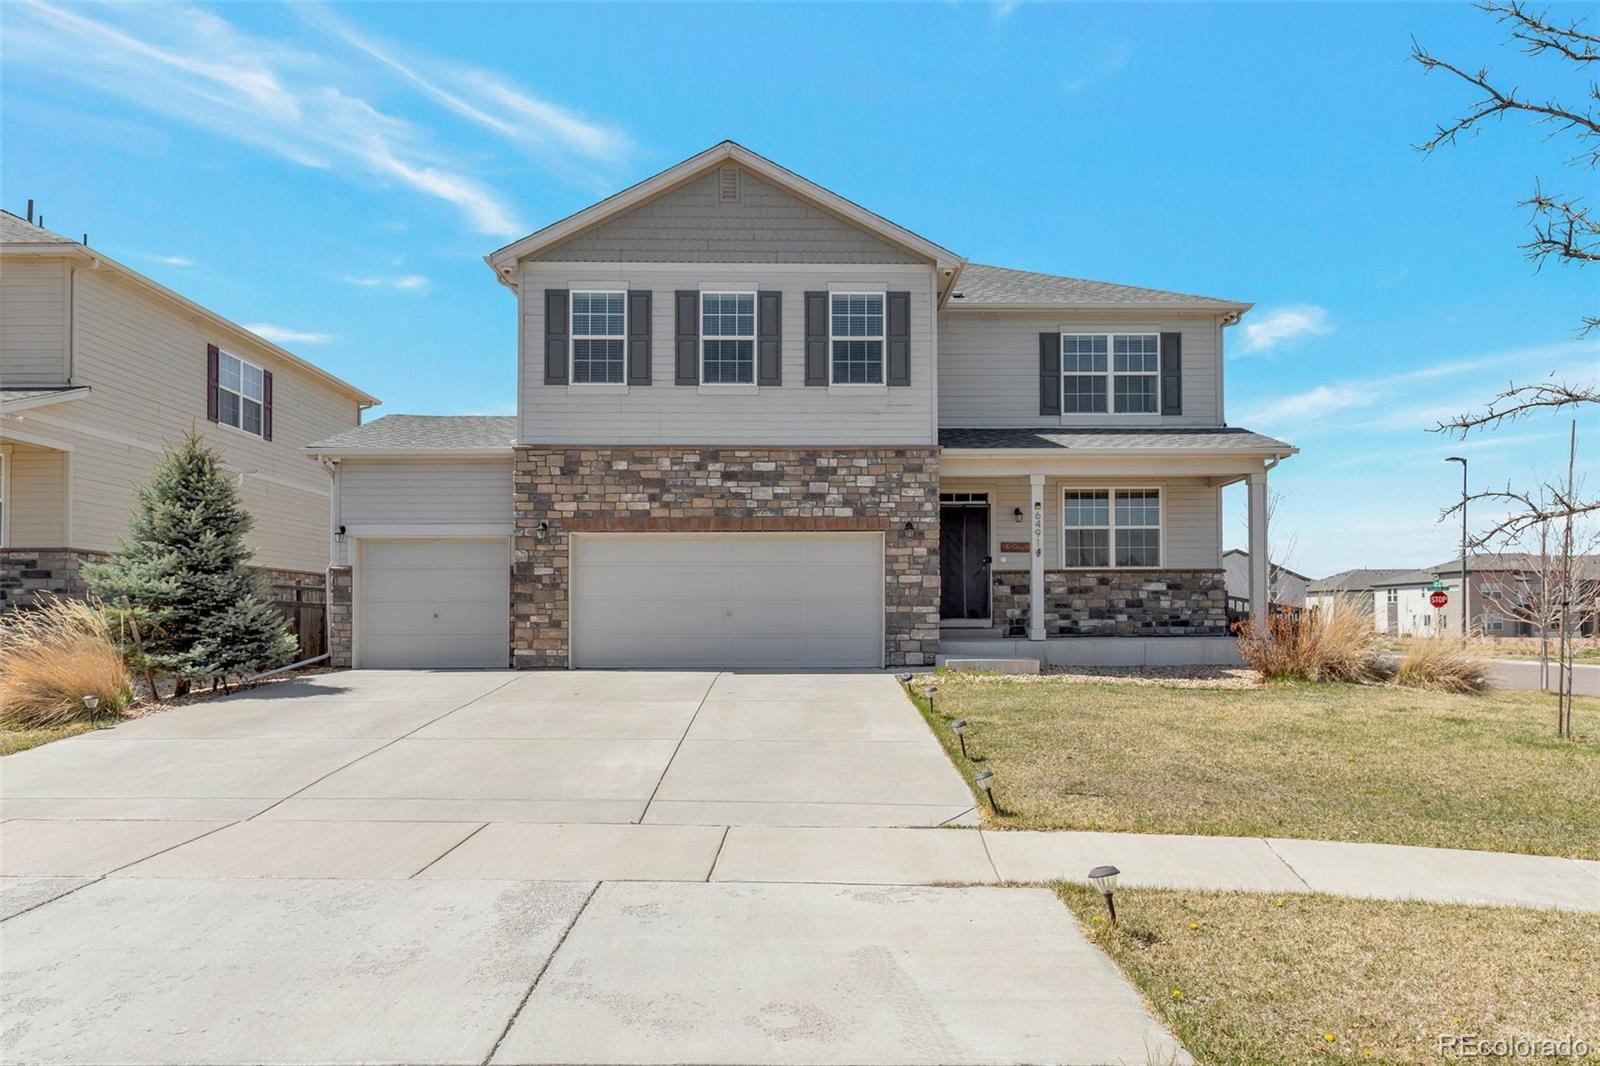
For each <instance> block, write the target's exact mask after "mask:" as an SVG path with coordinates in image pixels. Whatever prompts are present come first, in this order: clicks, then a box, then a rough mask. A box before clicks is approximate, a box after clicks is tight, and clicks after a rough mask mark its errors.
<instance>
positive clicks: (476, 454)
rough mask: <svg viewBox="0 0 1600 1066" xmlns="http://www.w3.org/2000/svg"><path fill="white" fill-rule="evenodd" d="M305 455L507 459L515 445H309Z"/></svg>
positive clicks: (314, 456)
mask: <svg viewBox="0 0 1600 1066" xmlns="http://www.w3.org/2000/svg"><path fill="white" fill-rule="evenodd" d="M305 452H306V454H307V455H309V456H312V457H313V458H316V459H323V460H329V459H331V460H334V461H338V460H339V459H344V458H349V459H415V458H431V459H448V458H452V457H456V458H462V459H482V458H490V459H500V458H508V457H510V456H513V455H514V454H515V445H511V444H507V445H504V446H503V447H497V448H319V447H317V446H316V445H310V446H308V447H307V448H306V449H305Z"/></svg>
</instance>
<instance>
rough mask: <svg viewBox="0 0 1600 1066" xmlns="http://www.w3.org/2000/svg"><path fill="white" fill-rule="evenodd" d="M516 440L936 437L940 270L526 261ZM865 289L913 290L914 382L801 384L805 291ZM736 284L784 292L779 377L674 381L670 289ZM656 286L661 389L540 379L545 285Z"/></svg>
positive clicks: (655, 363) (655, 342) (842, 441)
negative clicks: (736, 384) (771, 380)
mask: <svg viewBox="0 0 1600 1066" xmlns="http://www.w3.org/2000/svg"><path fill="white" fill-rule="evenodd" d="M520 284H521V293H522V295H521V306H522V330H521V336H522V341H521V343H522V374H521V381H522V402H521V405H520V412H521V420H522V421H521V438H522V440H523V441H524V442H526V443H529V444H773V445H776V444H795V445H830V444H831V445H851V444H857V445H865V444H879V445H881V444H905V445H913V444H924V445H925V444H930V443H932V441H933V378H934V373H933V370H934V368H933V347H934V338H933V268H932V267H931V266H848V265H834V266H817V267H810V266H796V265H787V264H785V265H769V266H760V265H754V266H752V265H738V264H723V265H719V264H704V265H699V266H689V267H686V266H682V265H667V264H659V263H628V264H619V265H616V266H607V267H601V266H596V265H594V264H579V263H534V262H524V263H523V266H522V273H521V281H520ZM830 285H832V286H833V287H834V288H835V289H840V288H846V289H848V288H850V287H852V286H859V287H862V288H866V289H869V290H871V289H881V290H906V291H909V292H910V294H911V384H910V385H909V386H904V387H894V388H888V387H884V388H872V387H862V388H844V389H840V388H834V389H829V388H826V387H819V386H808V385H806V384H805V294H806V292H808V291H822V290H826V289H828V288H829V286H830ZM702 286H706V287H717V286H726V287H735V286H737V287H739V288H744V289H748V288H755V289H777V290H780V291H782V293H783V360H782V361H783V384H782V386H779V387H770V386H768V387H762V388H760V389H758V390H756V391H755V392H753V393H752V392H738V391H725V392H709V393H708V392H702V391H701V390H700V389H699V388H697V387H695V386H684V385H675V384H673V381H674V380H675V376H676V375H675V367H674V329H675V326H674V322H675V311H674V308H673V302H674V301H673V293H674V291H676V290H678V289H699V288H701V287H702ZM586 287H594V288H611V289H619V288H630V289H650V290H651V291H652V292H653V293H654V295H653V297H652V304H651V307H652V318H653V322H652V326H651V375H652V381H653V382H654V384H651V385H648V386H646V385H634V386H629V387H628V390H627V393H626V394H617V393H614V392H612V393H607V392H599V391H593V390H591V391H585V390H583V388H582V387H581V386H578V387H573V388H569V387H568V386H566V385H550V386H547V385H545V384H544V290H545V289H547V288H555V289H582V288H586Z"/></svg>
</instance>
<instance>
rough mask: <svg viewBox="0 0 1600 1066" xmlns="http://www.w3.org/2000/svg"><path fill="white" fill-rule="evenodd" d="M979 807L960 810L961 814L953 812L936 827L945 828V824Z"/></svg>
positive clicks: (986, 846) (985, 846)
mask: <svg viewBox="0 0 1600 1066" xmlns="http://www.w3.org/2000/svg"><path fill="white" fill-rule="evenodd" d="M918 806H923V805H922V804H919V805H918ZM977 809H978V808H977V807H968V808H967V809H966V810H964V811H962V812H960V813H959V814H952V815H951V816H950V817H948V818H946V819H945V820H944V821H942V822H940V823H939V824H938V825H937V826H936V827H935V828H938V829H943V828H944V827H945V826H947V825H949V824H950V823H951V822H953V821H955V820H956V819H957V818H965V817H966V816H967V815H969V814H971V813H972V812H973V811H975V810H977ZM979 832H982V830H979ZM988 846H989V845H987V844H985V845H984V848H985V849H987V848H988Z"/></svg>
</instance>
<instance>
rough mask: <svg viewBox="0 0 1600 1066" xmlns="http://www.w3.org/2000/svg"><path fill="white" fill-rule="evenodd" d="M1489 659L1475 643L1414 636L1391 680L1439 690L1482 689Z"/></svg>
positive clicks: (1410, 685) (1484, 686)
mask: <svg viewBox="0 0 1600 1066" xmlns="http://www.w3.org/2000/svg"><path fill="white" fill-rule="evenodd" d="M1488 666H1489V664H1488V662H1487V660H1485V659H1484V658H1483V656H1482V654H1481V651H1480V649H1479V648H1478V647H1476V646H1475V645H1470V644H1462V643H1460V642H1459V641H1454V640H1414V641H1412V642H1411V643H1410V644H1409V645H1408V646H1407V647H1406V650H1405V651H1404V652H1403V653H1402V654H1401V656H1400V664H1399V666H1398V667H1397V668H1396V670H1395V674H1394V683H1395V684H1397V685H1406V686H1408V687H1411V688H1427V689H1435V690H1437V691H1440V692H1482V691H1483V690H1484V689H1486V688H1488V687H1489V675H1488Z"/></svg>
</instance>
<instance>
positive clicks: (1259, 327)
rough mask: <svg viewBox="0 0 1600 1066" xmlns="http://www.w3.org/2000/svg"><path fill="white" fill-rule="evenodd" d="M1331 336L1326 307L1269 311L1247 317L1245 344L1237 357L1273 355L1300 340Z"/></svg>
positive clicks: (1311, 305) (1274, 308)
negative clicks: (1270, 353)
mask: <svg viewBox="0 0 1600 1066" xmlns="http://www.w3.org/2000/svg"><path fill="white" fill-rule="evenodd" d="M1332 332H1333V320H1332V318H1331V316H1329V314H1328V310H1327V308H1325V307H1318V306H1317V305H1316V304H1289V305H1287V306H1284V307H1272V308H1267V309H1265V310H1262V311H1257V312H1256V313H1254V314H1251V315H1248V316H1246V317H1245V321H1244V342H1243V344H1242V345H1241V346H1240V347H1239V349H1238V353H1237V354H1239V355H1249V354H1251V353H1253V352H1266V351H1271V350H1272V349H1273V348H1276V347H1277V346H1278V345H1280V344H1284V343H1286V342H1289V341H1292V340H1295V339H1296V338H1299V337H1317V336H1322V335H1323V334H1327V333H1332Z"/></svg>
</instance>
